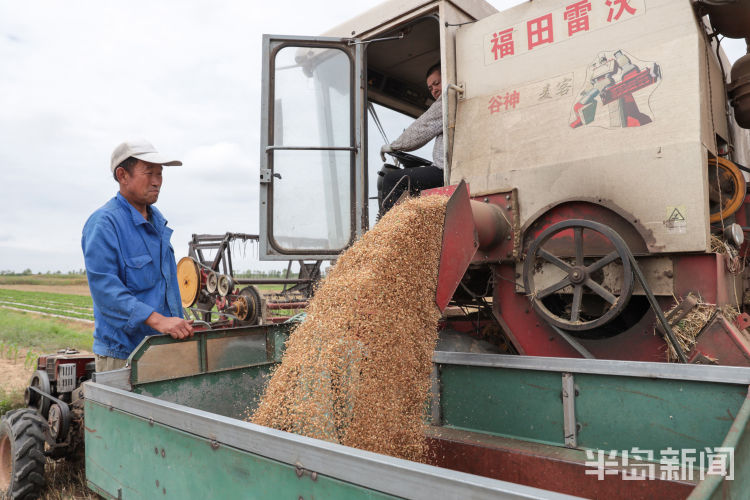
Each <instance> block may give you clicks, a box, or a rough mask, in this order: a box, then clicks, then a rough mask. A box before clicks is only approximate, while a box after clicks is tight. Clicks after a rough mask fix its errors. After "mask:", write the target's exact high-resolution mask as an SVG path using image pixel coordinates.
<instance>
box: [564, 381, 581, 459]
mask: <svg viewBox="0 0 750 500" xmlns="http://www.w3.org/2000/svg"><path fill="white" fill-rule="evenodd" d="M575 384H576V383H575V379H574V378H573V374H572V373H563V374H562V404H563V433H564V437H565V446H567V447H568V448H577V447H578V426H577V422H576V385H575Z"/></svg>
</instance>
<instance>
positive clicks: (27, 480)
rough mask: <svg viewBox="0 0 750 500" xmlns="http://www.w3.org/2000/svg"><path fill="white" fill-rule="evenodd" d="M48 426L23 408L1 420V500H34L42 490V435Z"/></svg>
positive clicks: (45, 459)
mask: <svg viewBox="0 0 750 500" xmlns="http://www.w3.org/2000/svg"><path fill="white" fill-rule="evenodd" d="M46 427H47V422H45V420H44V419H43V418H42V417H40V416H39V414H38V413H37V412H36V410H33V409H31V408H22V409H20V410H14V411H10V412H8V413H6V414H5V415H3V417H2V419H1V420H0V497H1V498H9V499H13V500H16V499H31V498H37V497H38V496H39V493H40V492H41V491H42V489H43V488H44V484H45V480H44V463H45V462H46V461H47V458H46V456H45V455H44V433H45V430H46Z"/></svg>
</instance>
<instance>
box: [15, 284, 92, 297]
mask: <svg viewBox="0 0 750 500" xmlns="http://www.w3.org/2000/svg"><path fill="white" fill-rule="evenodd" d="M0 288H5V289H6V290H20V291H22V292H51V293H69V294H71V295H91V293H90V292H89V287H88V285H66V286H52V285H0Z"/></svg>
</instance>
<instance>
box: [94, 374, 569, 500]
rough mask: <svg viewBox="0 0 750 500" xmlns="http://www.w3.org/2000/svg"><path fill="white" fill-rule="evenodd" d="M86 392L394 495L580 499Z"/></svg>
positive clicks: (120, 395) (151, 402) (122, 395)
mask: <svg viewBox="0 0 750 500" xmlns="http://www.w3.org/2000/svg"><path fill="white" fill-rule="evenodd" d="M84 388H85V389H84V391H85V396H86V399H87V400H89V401H91V402H94V403H97V404H101V405H104V406H106V407H108V408H110V409H117V410H118V411H123V412H124V413H128V414H131V415H135V416H137V417H141V418H143V419H145V420H146V421H153V422H157V423H160V424H163V425H166V426H169V427H172V428H175V429H177V430H179V431H182V432H188V433H190V434H193V435H196V436H200V437H202V438H205V439H210V440H213V441H215V442H217V443H221V444H222V445H226V446H231V447H234V448H237V449H239V450H242V451H245V452H248V453H251V454H255V455H259V456H263V457H266V458H269V459H272V460H277V461H280V462H283V463H286V464H289V465H295V466H297V467H300V468H303V469H306V470H310V471H315V472H317V473H319V474H323V475H326V476H329V477H332V478H335V479H339V480H342V481H347V482H350V483H353V484H356V485H360V486H363V487H365V488H369V489H372V490H376V491H381V492H383V493H387V494H390V495H396V496H399V497H404V498H415V499H425V500H428V499H429V500H432V499H433V498H473V499H484V498H486V499H506V498H507V499H539V500H543V499H544V500H565V499H574V498H578V497H573V496H569V495H563V494H560V493H555V492H551V491H546V490H541V489H537V488H531V487H528V486H523V485H518V484H513V483H509V482H505V481H499V480H496V479H490V478H486V477H482V476H476V475H472V474H467V473H463V472H457V471H453V470H449V469H443V468H440V467H434V466H431V465H425V464H421V463H417V462H410V461H408V460H402V459H398V458H393V457H388V456H385V455H380V454H377V453H372V452H368V451H362V450H358V449H355V448H349V447H346V446H342V445H339V444H335V443H329V442H326V441H321V440H318V439H313V438H309V437H305V436H298V435H295V434H290V433H287V432H282V431H278V430H275V429H270V428H268V427H262V426H259V425H255V424H251V423H249V422H243V421H240V420H236V419H233V418H228V417H223V416H221V415H216V414H213V413H209V412H205V411H202V410H197V409H194V408H189V407H186V406H182V405H178V404H174V403H169V402H166V401H162V400H159V399H155V398H151V397H148V396H142V395H137V394H133V393H129V392H126V391H122V390H119V389H115V388H112V387H107V386H104V385H101V384H97V383H93V382H87V383H86V384H85V385H84ZM125 409H127V410H125ZM92 425H96V424H95V423H92Z"/></svg>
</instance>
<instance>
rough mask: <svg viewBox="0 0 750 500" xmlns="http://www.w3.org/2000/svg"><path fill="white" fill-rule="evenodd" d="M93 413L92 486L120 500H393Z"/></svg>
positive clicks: (89, 422)
mask: <svg viewBox="0 0 750 500" xmlns="http://www.w3.org/2000/svg"><path fill="white" fill-rule="evenodd" d="M85 412H86V479H87V480H88V482H89V486H90V487H92V488H93V489H94V490H95V491H97V492H98V493H100V494H102V495H105V496H110V497H112V498H117V497H118V493H120V494H121V498H123V499H128V498H165V499H166V498H179V499H185V498H244V499H255V498H258V499H269V498H274V499H275V498H288V499H295V500H296V499H299V498H303V499H313V498H326V499H334V500H335V499H357V498H364V499H380V498H393V497H391V496H388V495H385V494H382V493H379V492H376V491H371V490H367V489H365V488H362V487H359V486H356V485H353V484H350V483H346V482H343V481H339V480H337V479H333V478H331V477H327V476H323V475H317V477H316V479H315V480H313V479H312V474H311V472H310V471H306V472H305V473H304V474H303V475H302V476H300V477H298V476H297V474H296V472H295V467H294V466H293V465H289V464H285V463H281V462H278V461H275V460H270V459H267V458H263V457H260V456H257V455H253V454H251V453H247V452H244V451H241V450H238V449H235V448H231V447H228V446H224V445H219V446H218V447H212V446H211V443H210V442H209V441H208V440H206V439H203V438H200V437H197V436H194V435H191V434H188V433H185V432H182V431H179V430H177V429H174V428H171V427H167V426H164V425H160V424H153V425H149V423H148V422H147V421H146V420H144V419H142V418H140V417H135V416H133V415H129V414H127V413H123V412H121V411H119V410H113V411H109V410H108V409H107V408H106V407H104V406H102V405H99V404H97V403H93V402H91V401H86V409H85ZM308 466H312V467H314V464H312V465H308Z"/></svg>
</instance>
